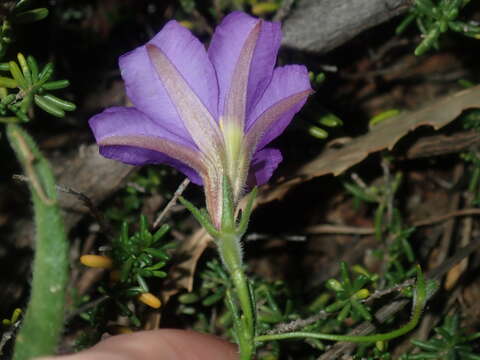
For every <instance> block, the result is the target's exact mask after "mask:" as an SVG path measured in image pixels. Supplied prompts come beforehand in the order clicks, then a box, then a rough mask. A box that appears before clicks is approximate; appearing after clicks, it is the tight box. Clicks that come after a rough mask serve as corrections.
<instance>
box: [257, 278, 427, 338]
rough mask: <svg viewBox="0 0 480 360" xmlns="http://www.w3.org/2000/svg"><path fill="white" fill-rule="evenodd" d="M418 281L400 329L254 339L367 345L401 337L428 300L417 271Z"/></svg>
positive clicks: (266, 336) (300, 333)
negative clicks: (364, 332) (364, 333)
mask: <svg viewBox="0 0 480 360" xmlns="http://www.w3.org/2000/svg"><path fill="white" fill-rule="evenodd" d="M417 273H418V280H417V289H416V291H415V297H414V302H413V310H412V318H411V319H410V321H409V322H408V323H407V324H405V325H404V326H403V327H401V328H400V329H397V330H394V331H391V332H388V333H383V334H374V335H364V336H361V335H360V336H357V335H337V334H320V333H309V332H302V331H298V332H291V333H284V334H271V335H261V336H257V337H255V341H258V342H264V341H273V340H283V339H297V338H302V339H304V338H313V339H320V340H332V341H348V342H355V343H367V342H368V343H369V342H377V341H387V340H391V339H395V338H397V337H399V336H402V335H404V334H406V333H408V332H409V331H411V330H413V329H414V328H415V327H416V326H417V324H418V322H419V320H420V317H421V315H422V311H423V308H424V307H425V303H426V301H427V299H428V294H427V289H426V286H425V281H424V278H423V274H422V272H421V270H420V269H418V270H417Z"/></svg>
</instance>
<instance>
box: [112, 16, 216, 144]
mask: <svg viewBox="0 0 480 360" xmlns="http://www.w3.org/2000/svg"><path fill="white" fill-rule="evenodd" d="M148 44H151V45H154V46H156V47H157V48H159V49H160V50H161V51H162V52H163V53H164V54H165V56H166V57H167V58H168V59H169V60H170V62H171V63H173V64H175V67H176V69H177V70H178V72H179V73H180V74H181V76H182V77H183V78H184V79H185V81H186V82H187V83H188V85H189V87H190V88H191V89H192V91H193V92H194V93H195V94H196V95H197V97H198V98H199V99H200V101H201V102H202V104H203V105H204V106H205V107H206V108H207V109H208V111H209V112H210V114H211V115H212V116H213V117H214V118H216V117H217V106H218V85H217V78H216V75H215V71H214V68H213V65H212V64H211V62H210V60H209V59H208V56H207V53H206V51H205V47H204V46H203V45H202V44H201V43H200V42H199V41H198V40H197V38H195V37H194V36H193V35H192V34H191V33H190V31H189V30H187V29H185V28H184V27H183V26H181V25H179V24H178V23H177V22H176V21H170V22H168V23H167V24H166V25H165V26H164V27H163V29H162V30H161V31H160V32H159V33H158V34H157V35H156V36H155V37H154V38H153V39H151V40H150V41H149V42H148ZM119 64H120V69H121V73H122V77H123V79H124V80H125V85H126V90H127V95H128V97H129V98H130V100H131V101H132V103H133V104H134V105H135V107H137V108H138V109H141V111H142V112H144V113H145V114H147V116H148V117H150V118H151V119H152V120H153V121H155V122H158V123H161V124H162V125H164V127H165V128H167V129H169V130H170V131H171V132H173V133H175V134H177V135H178V136H180V137H182V138H184V139H189V138H190V134H189V133H188V131H187V129H186V127H185V126H184V124H183V121H182V120H181V119H180V116H179V114H178V113H177V109H176V107H175V105H174V104H173V103H172V100H171V98H170V97H169V95H168V94H167V92H166V89H165V88H164V86H163V85H162V83H161V81H159V79H158V76H157V74H156V71H155V69H154V66H153V65H152V63H151V61H150V58H149V56H148V54H147V50H146V47H145V46H140V47H138V48H137V49H135V50H133V51H131V52H129V53H127V54H125V55H123V56H121V57H120V59H119Z"/></svg>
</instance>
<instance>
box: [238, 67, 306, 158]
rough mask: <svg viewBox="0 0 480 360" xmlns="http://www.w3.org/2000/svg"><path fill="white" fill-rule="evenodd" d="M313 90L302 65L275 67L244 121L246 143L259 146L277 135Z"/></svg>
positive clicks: (263, 145) (261, 146)
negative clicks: (259, 98)
mask: <svg viewBox="0 0 480 360" xmlns="http://www.w3.org/2000/svg"><path fill="white" fill-rule="evenodd" d="M312 92H313V90H312V89H311V87H310V81H309V78H308V71H307V69H306V68H305V66H301V65H287V66H283V67H278V68H276V69H275V71H274V73H273V77H272V81H271V82H270V84H269V86H268V88H267V90H266V91H265V93H264V94H263V96H262V98H261V100H260V101H259V103H258V104H257V106H256V107H255V109H254V110H253V112H252V114H251V115H250V117H249V118H248V120H247V143H248V144H249V146H255V148H256V149H262V148H263V147H265V145H267V144H268V143H269V142H270V141H272V140H273V139H275V138H276V137H277V136H279V135H280V134H281V133H282V132H283V131H284V130H285V128H286V127H287V125H288V124H289V123H290V121H291V120H292V118H293V116H294V115H295V114H296V113H297V112H298V111H299V110H300V109H301V108H302V106H303V105H304V104H305V101H306V100H307V97H308V96H309V95H310V94H311V93H312Z"/></svg>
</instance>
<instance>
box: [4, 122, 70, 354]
mask: <svg viewBox="0 0 480 360" xmlns="http://www.w3.org/2000/svg"><path fill="white" fill-rule="evenodd" d="M7 136H8V139H9V141H10V145H11V146H12V148H13V150H14V152H15V155H16V156H17V158H18V160H19V162H20V163H21V165H22V168H23V170H24V172H25V175H26V176H27V177H28V180H29V181H28V182H29V187H30V192H31V194H32V201H33V208H34V213H35V227H36V243H35V258H34V261H33V277H32V290H31V297H30V302H29V304H28V308H27V311H26V314H25V317H24V319H23V324H22V326H21V329H20V331H19V333H18V335H17V340H16V343H15V351H14V355H13V359H14V360H27V359H31V358H34V357H37V356H43V355H50V354H52V353H54V351H55V348H56V346H57V343H58V339H59V337H60V335H61V332H62V329H63V320H64V306H65V289H66V284H67V279H68V256H67V254H68V251H67V250H68V244H67V238H66V234H65V229H64V226H63V221H62V217H61V214H60V208H59V206H58V203H57V194H56V189H55V181H54V178H53V173H52V171H51V169H50V165H49V164H48V161H47V160H46V159H45V158H44V157H43V156H42V154H41V153H40V151H39V150H38V148H37V146H36V145H35V143H34V141H33V140H32V138H31V137H30V136H29V135H28V134H27V133H26V132H25V131H24V130H23V129H22V128H21V127H19V126H18V125H15V124H9V125H8V126H7Z"/></svg>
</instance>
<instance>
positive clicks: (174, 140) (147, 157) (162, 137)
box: [89, 107, 205, 184]
mask: <svg viewBox="0 0 480 360" xmlns="http://www.w3.org/2000/svg"><path fill="white" fill-rule="evenodd" d="M89 125H90V127H91V129H92V131H93V133H94V136H95V139H96V141H97V143H98V145H99V146H100V154H102V155H103V156H105V157H107V158H110V159H115V160H119V161H122V162H124V163H127V164H131V165H144V164H159V163H162V164H168V165H170V166H173V167H175V168H176V169H178V170H179V171H181V172H183V173H184V174H185V175H187V176H188V177H189V178H190V180H192V182H194V183H196V184H202V180H201V174H202V173H205V170H204V165H203V163H202V161H201V154H200V153H199V151H198V150H197V149H196V148H194V147H193V146H192V145H191V144H189V143H188V142H185V141H184V140H182V139H181V138H179V137H178V136H177V135H174V134H171V133H170V132H168V131H167V130H164V129H162V127H160V126H159V125H158V124H156V123H155V122H153V121H152V120H150V119H149V118H148V117H146V116H145V115H144V114H143V113H141V112H140V111H138V110H137V109H135V108H122V107H113V108H109V109H106V110H105V111H103V112H102V113H100V114H98V115H95V116H94V117H92V118H91V119H90V120H89Z"/></svg>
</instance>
